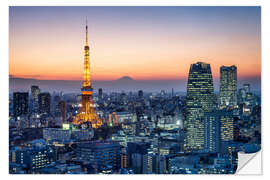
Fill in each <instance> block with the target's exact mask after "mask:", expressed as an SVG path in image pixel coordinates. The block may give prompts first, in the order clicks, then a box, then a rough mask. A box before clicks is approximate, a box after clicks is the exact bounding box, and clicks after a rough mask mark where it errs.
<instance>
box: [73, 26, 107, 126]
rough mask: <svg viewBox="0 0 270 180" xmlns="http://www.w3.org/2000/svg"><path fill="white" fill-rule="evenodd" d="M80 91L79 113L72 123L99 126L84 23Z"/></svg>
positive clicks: (100, 121) (100, 123)
mask: <svg viewBox="0 0 270 180" xmlns="http://www.w3.org/2000/svg"><path fill="white" fill-rule="evenodd" d="M81 92H82V102H81V106H80V108H79V113H78V114H77V115H76V116H75V118H74V120H73V124H75V125H82V124H84V123H90V124H91V125H92V127H93V128H98V127H100V126H101V125H102V124H103V123H102V120H101V118H100V117H99V116H98V114H97V113H96V110H95V107H94V100H93V88H92V85H91V74H90V59H89V46H88V26H87V24H86V39H85V46H84V74H83V86H82V88H81Z"/></svg>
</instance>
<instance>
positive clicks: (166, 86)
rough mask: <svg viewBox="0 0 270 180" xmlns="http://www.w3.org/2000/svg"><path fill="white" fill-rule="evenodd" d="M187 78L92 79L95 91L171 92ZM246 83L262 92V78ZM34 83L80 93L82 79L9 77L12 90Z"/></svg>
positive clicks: (183, 88) (182, 89)
mask: <svg viewBox="0 0 270 180" xmlns="http://www.w3.org/2000/svg"><path fill="white" fill-rule="evenodd" d="M186 83H187V79H178V80H134V79H132V78H131V77H129V76H123V77H121V78H119V79H117V80H112V81H95V80H94V81H92V85H93V87H94V91H97V90H98V89H99V88H102V89H103V91H104V92H121V91H126V92H128V91H133V92H135V91H138V90H143V91H149V92H160V91H161V90H165V91H167V92H171V90H172V88H173V89H174V91H175V92H183V93H185V92H186ZM244 83H250V84H251V89H252V90H255V91H258V92H260V85H261V80H260V78H257V79H256V78H248V79H239V80H238V87H241V86H242V84H244ZM32 85H38V86H39V87H40V89H41V90H42V91H43V92H45V91H46V92H54V91H55V92H60V91H63V92H65V93H79V92H80V88H81V85H82V81H75V80H39V79H28V78H18V77H12V76H11V77H10V78H9V88H10V92H14V91H30V87H31V86H32ZM214 88H215V91H219V81H218V79H214Z"/></svg>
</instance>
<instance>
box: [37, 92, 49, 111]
mask: <svg viewBox="0 0 270 180" xmlns="http://www.w3.org/2000/svg"><path fill="white" fill-rule="evenodd" d="M38 111H39V113H40V114H43V113H47V114H50V113H51V95H50V93H40V94H39V95H38Z"/></svg>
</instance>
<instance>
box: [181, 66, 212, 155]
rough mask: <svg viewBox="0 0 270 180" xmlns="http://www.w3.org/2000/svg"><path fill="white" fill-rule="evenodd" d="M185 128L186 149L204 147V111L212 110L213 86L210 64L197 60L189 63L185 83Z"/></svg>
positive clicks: (192, 149)
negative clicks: (186, 81)
mask: <svg viewBox="0 0 270 180" xmlns="http://www.w3.org/2000/svg"><path fill="white" fill-rule="evenodd" d="M186 103H187V107H186V121H185V127H186V128H187V137H186V146H185V149H186V151H196V150H202V149H203V148H204V135H205V134H204V133H205V132H204V120H203V115H204V113H205V112H211V111H213V110H214V87H213V78H212V73H211V67H210V64H207V63H203V62H197V63H195V64H191V66H190V70H189V76H188V83H187V100H186Z"/></svg>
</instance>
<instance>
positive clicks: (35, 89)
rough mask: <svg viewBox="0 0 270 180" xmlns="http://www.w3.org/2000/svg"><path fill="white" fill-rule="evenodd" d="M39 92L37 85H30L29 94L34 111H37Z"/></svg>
mask: <svg viewBox="0 0 270 180" xmlns="http://www.w3.org/2000/svg"><path fill="white" fill-rule="evenodd" d="M39 93H40V89H39V87H38V86H31V96H32V99H31V101H32V108H33V111H34V112H38V95H39Z"/></svg>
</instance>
